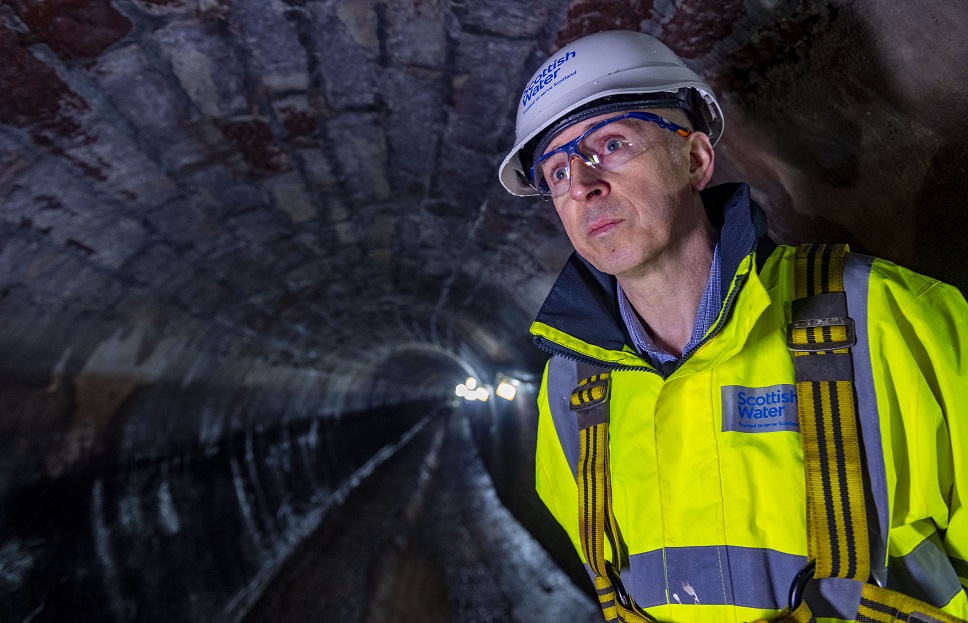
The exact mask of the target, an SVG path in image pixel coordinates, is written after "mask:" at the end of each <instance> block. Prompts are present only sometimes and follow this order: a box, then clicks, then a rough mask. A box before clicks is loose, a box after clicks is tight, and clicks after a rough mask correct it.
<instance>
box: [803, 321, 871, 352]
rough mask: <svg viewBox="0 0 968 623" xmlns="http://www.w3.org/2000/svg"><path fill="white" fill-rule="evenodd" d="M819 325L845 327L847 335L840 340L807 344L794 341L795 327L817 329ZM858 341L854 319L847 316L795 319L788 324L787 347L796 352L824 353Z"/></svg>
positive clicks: (846, 346)
mask: <svg viewBox="0 0 968 623" xmlns="http://www.w3.org/2000/svg"><path fill="white" fill-rule="evenodd" d="M817 327H844V328H845V329H846V331H847V337H846V338H845V339H844V340H842V341H839V342H813V343H806V344H796V343H794V341H793V331H794V330H795V329H815V328H817ZM856 343H857V331H856V330H855V328H854V319H853V318H851V317H849V316H847V317H841V318H809V319H806V320H794V321H793V322H791V323H790V324H789V326H787V348H789V349H790V350H792V351H793V352H795V353H822V352H825V351H831V350H840V349H842V348H850V347H851V346H853V345H854V344H856Z"/></svg>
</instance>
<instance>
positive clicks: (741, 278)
mask: <svg viewBox="0 0 968 623" xmlns="http://www.w3.org/2000/svg"><path fill="white" fill-rule="evenodd" d="M748 276H749V270H747V271H746V272H745V273H741V274H739V275H736V277H735V278H734V279H733V286H732V287H731V288H730V290H729V294H728V295H727V297H726V300H725V301H723V312H722V313H721V314H720V316H719V321H718V322H717V323H716V324H715V325H713V328H712V329H711V330H710V331H709V333H707V334H706V337H704V338H703V339H702V340H700V341H699V343H698V344H696V345H695V346H693V347H692V348H690V349H689V350H688V351H686V352H685V353H683V355H682V359H680V360H679V362H678V363H677V364H676V367H675V368H673V369H672V372H670V373H669V376H672V374H673V373H674V372H675V371H676V370H678V369H679V368H680V367H681V366H682V364H684V363H685V362H686V360H687V359H689V357H691V356H692V354H693V353H694V352H696V351H697V350H699V349H700V348H701V347H702V346H703V345H704V344H705V343H707V342H708V341H709V340H711V339H713V338H714V337H716V335H717V334H719V332H720V331H721V330H722V328H723V325H725V324H726V319H727V317H728V316H729V313H730V311H732V310H731V307H732V305H733V301H734V300H736V296H737V295H738V294H739V291H740V289H741V288H742V287H743V284H744V283H746V279H747V277H748ZM538 340H540V341H538V342H536V346H537V347H538V348H540V349H541V350H543V351H545V352H547V353H550V354H552V355H557V356H559V357H563V358H565V359H568V360H570V361H579V362H583V363H587V364H589V365H593V366H597V367H599V368H605V369H607V370H611V371H613V372H635V371H640V372H651V373H652V374H655V375H656V376H659V377H661V378H663V379H665V378H668V376H663V375H662V372H660V371H658V370H656V369H655V368H647V367H644V366H622V365H617V364H613V363H609V362H606V361H602V360H600V359H595V358H593V357H587V356H585V355H580V354H579V353H576V352H575V351H573V350H569V349H566V348H564V347H561V346H557V345H552V343H550V342H549V341H548V340H547V339H546V338H543V337H540V336H539V337H538Z"/></svg>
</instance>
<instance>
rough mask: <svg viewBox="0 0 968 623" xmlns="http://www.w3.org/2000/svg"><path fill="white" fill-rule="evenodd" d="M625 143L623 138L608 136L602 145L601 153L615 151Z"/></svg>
mask: <svg viewBox="0 0 968 623" xmlns="http://www.w3.org/2000/svg"><path fill="white" fill-rule="evenodd" d="M627 144H628V143H627V142H626V141H625V139H621V138H610V139H608V140H607V141H605V144H604V145H602V153H603V154H610V153H613V152H616V151H618V150H619V149H622V148H623V147H625V146H626V145H627Z"/></svg>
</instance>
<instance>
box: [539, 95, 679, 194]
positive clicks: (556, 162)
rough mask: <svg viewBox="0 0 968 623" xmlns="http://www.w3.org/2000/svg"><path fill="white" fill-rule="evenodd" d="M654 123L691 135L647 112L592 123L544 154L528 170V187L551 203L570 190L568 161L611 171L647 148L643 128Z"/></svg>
mask: <svg viewBox="0 0 968 623" xmlns="http://www.w3.org/2000/svg"><path fill="white" fill-rule="evenodd" d="M643 122H647V123H654V124H655V125H657V126H659V127H660V128H665V129H666V130H669V131H670V132H675V133H676V134H678V135H679V136H689V135H690V134H692V132H690V131H689V130H687V129H686V128H684V127H682V126H679V125H676V124H675V123H672V122H671V121H669V120H668V119H663V118H662V117H660V116H659V115H654V114H652V113H648V112H627V113H624V114H621V115H618V116H617V117H611V118H609V119H605V120H604V121H602V122H601V123H596V124H595V125H594V126H592V127H591V128H589V129H588V130H587V131H586V132H585V133H584V134H582V135H581V136H579V137H578V138H576V139H575V140H573V141H569V142H567V143H565V144H564V145H562V146H560V147H558V148H556V149H554V150H552V151H549V152H548V153H546V154H544V155H543V156H541V157H540V158H538V160H537V161H536V162H535V163H534V166H533V167H531V185H532V186H534V187H535V189H537V191H538V192H539V193H541V194H542V195H543V196H545V197H551V198H552V199H555V198H557V197H561V196H562V195H565V194H567V193H568V191H569V190H571V160H572V158H574V157H575V156H578V157H579V158H581V161H582V162H584V163H585V164H586V165H588V166H590V167H592V168H595V169H603V170H605V171H615V170H617V169H619V168H620V167H622V166H623V165H624V164H625V163H627V162H629V161H630V160H632V159H633V158H635V157H636V156H638V155H639V154H641V153H642V152H643V151H645V150H646V148H647V147H648V146H649V143H648V142H647V140H646V136H647V135H646V130H645V124H644V123H643Z"/></svg>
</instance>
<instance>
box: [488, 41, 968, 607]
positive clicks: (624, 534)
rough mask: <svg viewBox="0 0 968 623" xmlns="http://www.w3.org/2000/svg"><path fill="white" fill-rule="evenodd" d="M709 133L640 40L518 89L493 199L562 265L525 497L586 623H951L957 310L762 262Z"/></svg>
mask: <svg viewBox="0 0 968 623" xmlns="http://www.w3.org/2000/svg"><path fill="white" fill-rule="evenodd" d="M722 132H723V114H722V111H721V109H720V107H719V105H718V103H717V101H716V98H715V95H714V94H713V92H712V90H711V89H710V88H709V86H707V85H706V84H705V83H704V82H703V81H702V80H701V79H700V78H699V76H697V75H696V74H695V73H694V72H692V71H691V70H689V69H688V68H686V67H685V65H684V64H683V63H682V62H681V61H680V60H679V59H678V58H677V57H676V56H675V54H674V53H672V52H671V51H670V50H669V49H668V48H666V47H665V46H664V45H662V44H661V43H660V42H658V41H656V40H655V39H653V38H651V37H649V36H647V35H644V34H640V33H632V32H619V31H615V32H604V33H598V34H595V35H591V36H588V37H585V38H583V39H580V40H578V41H576V42H574V43H572V44H570V45H568V46H566V47H565V48H562V49H561V50H560V51H558V52H557V53H556V54H555V55H553V56H552V57H551V58H550V59H549V60H548V61H547V62H546V63H545V64H544V65H542V66H541V68H539V70H538V71H537V72H536V73H535V75H534V76H533V77H532V79H531V80H530V81H529V83H528V85H527V86H526V88H525V90H524V93H523V94H522V98H521V100H520V103H519V108H518V117H517V137H516V144H515V146H514V148H513V149H512V150H511V152H510V154H509V155H508V157H507V158H506V159H505V161H504V163H503V164H502V166H501V170H500V179H501V182H502V184H503V185H504V186H505V187H506V188H507V189H508V190H509V191H510V192H511V193H513V194H516V195H537V194H541V195H544V196H545V197H547V198H550V199H551V201H553V203H554V206H555V209H556V210H557V212H558V215H559V217H560V218H561V222H562V224H563V225H564V228H565V231H566V232H567V234H568V238H569V240H570V241H571V243H572V244H573V246H574V247H575V250H576V253H575V254H573V255H572V257H571V258H570V259H569V261H568V263H567V265H566V267H565V268H564V270H563V271H562V273H561V275H560V277H559V278H558V281H557V282H556V284H555V286H554V287H553V289H552V291H551V293H550V294H549V296H548V298H547V300H546V301H545V304H544V305H543V307H542V308H541V310H540V312H539V314H538V316H537V319H536V320H535V323H534V324H533V325H532V329H531V331H532V334H533V335H534V339H535V342H536V343H537V344H538V346H540V347H541V348H543V349H545V350H546V351H548V352H549V353H550V354H551V355H552V357H551V360H550V361H549V363H548V366H547V368H546V371H545V376H544V380H543V384H542V390H541V393H540V395H539V409H540V419H539V430H538V448H537V458H536V463H537V474H536V476H537V483H536V487H537V490H538V493H539V495H540V496H541V498H542V500H543V501H544V502H545V504H546V505H547V506H548V508H549V509H550V510H551V512H552V513H553V515H554V516H555V517H556V519H557V520H558V522H559V523H561V525H562V526H563V527H564V529H565V530H566V532H567V533H568V535H569V536H570V537H571V539H572V541H573V543H574V545H575V547H576V549H578V551H579V554H580V555H581V556H582V558H583V560H584V561H585V562H586V564H587V566H588V568H589V572H590V574H591V575H592V576H593V578H594V581H595V584H596V588H597V589H598V592H599V596H600V601H601V602H602V608H603V612H604V614H605V616H606V619H609V620H626V621H648V620H657V621H688V622H699V621H753V620H761V619H767V620H789V621H793V620H797V621H806V620H812V619H811V618H810V617H811V616H812V617H820V618H822V620H833V621H838V620H859V621H866V620H876V621H891V620H911V621H955V620H958V619H966V618H968V598H966V594H965V590H964V588H963V586H962V585H963V584H968V563H966V562H965V561H966V560H968V509H966V508H965V506H964V501H965V500H966V499H968V489H966V484H965V483H968V461H966V460H965V458H964V457H965V456H968V454H966V446H968V413H966V410H968V404H966V402H968V401H966V398H968V360H966V355H968V325H966V321H965V319H966V318H968V305H966V303H965V301H964V298H963V297H962V296H961V295H960V293H958V291H957V290H955V289H954V288H951V287H950V286H946V285H944V284H941V283H939V282H937V281H935V280H932V279H929V278H926V277H923V276H921V275H917V274H914V273H912V272H910V271H907V270H905V269H902V268H900V267H897V266H895V265H893V264H890V263H889V262H885V261H882V260H875V259H873V258H868V257H864V256H858V255H855V254H849V253H848V254H846V255H844V254H843V252H842V250H840V249H837V248H814V249H804V250H802V251H798V250H797V249H793V248H790V247H786V246H782V245H781V246H777V245H776V244H774V243H773V242H771V241H770V239H769V238H768V236H767V233H766V222H765V218H764V215H763V212H762V211H761V210H760V208H759V207H758V206H756V205H755V204H754V203H753V202H752V201H751V200H750V197H749V190H748V188H747V187H746V186H744V185H726V186H720V187H714V188H707V185H708V183H709V180H710V177H711V176H712V173H713V168H714V162H715V156H714V151H713V146H714V144H715V143H716V141H717V140H718V139H719V137H720V136H721V134H722ZM841 283H842V284H843V285H842V286H841ZM795 359H796V361H797V363H796V364H795V363H794V360H795ZM808 516H809V517H810V520H809V521H808V519H807V518H808ZM612 552H618V555H613V554H612ZM959 578H960V579H959ZM879 586H880V587H886V588H887V589H891V591H892V592H888V591H885V590H881V589H880V588H878V587H879ZM893 591H899V592H893ZM901 593H903V594H905V595H907V596H902V595H901ZM791 611H792V614H790V612H791ZM811 613H812V614H811ZM784 617H786V618H784ZM892 617H893V618H892Z"/></svg>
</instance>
